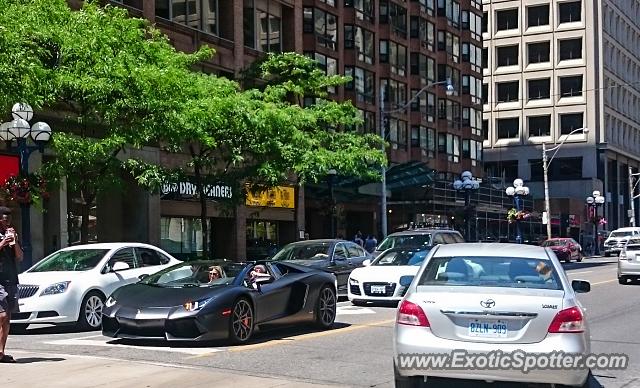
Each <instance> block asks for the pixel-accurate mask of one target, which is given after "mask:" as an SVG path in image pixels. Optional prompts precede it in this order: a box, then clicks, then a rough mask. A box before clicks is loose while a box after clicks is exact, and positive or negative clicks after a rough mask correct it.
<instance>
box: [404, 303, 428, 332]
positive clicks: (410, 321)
mask: <svg viewBox="0 0 640 388" xmlns="http://www.w3.org/2000/svg"><path fill="white" fill-rule="evenodd" d="M397 322H398V323H399V324H402V325H410V326H424V327H429V326H430V325H429V320H428V319H427V315H426V314H425V313H424V310H422V308H421V307H420V306H418V305H417V304H415V303H412V302H409V301H408V300H403V301H402V303H401V304H400V307H399V308H398V318H397Z"/></svg>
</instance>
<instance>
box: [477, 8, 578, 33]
mask: <svg viewBox="0 0 640 388" xmlns="http://www.w3.org/2000/svg"><path fill="white" fill-rule="evenodd" d="M518 11H519V9H518V8H510V9H501V10H497V11H495V16H494V17H495V26H494V29H495V32H500V31H509V30H516V29H518V26H519V20H520V16H519V12H518ZM525 12H526V22H527V25H526V28H531V27H543V26H548V25H549V23H550V7H549V4H540V5H532V6H528V7H526V8H525ZM557 20H558V24H562V23H576V22H580V21H582V2H581V1H564V2H559V3H558V8H557ZM488 23H489V14H488V12H485V13H484V15H483V18H482V32H487V31H488Z"/></svg>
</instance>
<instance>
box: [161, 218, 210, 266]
mask: <svg viewBox="0 0 640 388" xmlns="http://www.w3.org/2000/svg"><path fill="white" fill-rule="evenodd" d="M207 225H208V230H209V231H211V222H210V219H207ZM202 241H203V240H202V223H201V222H200V219H199V218H182V217H161V218H160V248H162V249H163V250H165V251H166V252H168V253H171V254H172V255H174V256H177V257H180V258H185V257H189V256H197V255H198V254H201V253H202V249H203V248H202Z"/></svg>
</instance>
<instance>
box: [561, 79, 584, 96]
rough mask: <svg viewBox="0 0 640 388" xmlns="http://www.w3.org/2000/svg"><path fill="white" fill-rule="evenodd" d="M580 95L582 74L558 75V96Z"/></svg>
mask: <svg viewBox="0 0 640 388" xmlns="http://www.w3.org/2000/svg"><path fill="white" fill-rule="evenodd" d="M576 96H582V76H581V75H576V76H571V77H560V97H576Z"/></svg>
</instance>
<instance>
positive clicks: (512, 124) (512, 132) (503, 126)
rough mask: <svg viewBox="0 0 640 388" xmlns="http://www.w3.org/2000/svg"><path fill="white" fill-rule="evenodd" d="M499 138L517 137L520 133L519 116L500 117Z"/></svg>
mask: <svg viewBox="0 0 640 388" xmlns="http://www.w3.org/2000/svg"><path fill="white" fill-rule="evenodd" d="M496 121H497V123H496V124H497V125H496V126H497V127H498V139H515V138H518V136H519V135H520V123H519V119H518V118H517V117H513V118H508V119H498V120H496Z"/></svg>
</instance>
